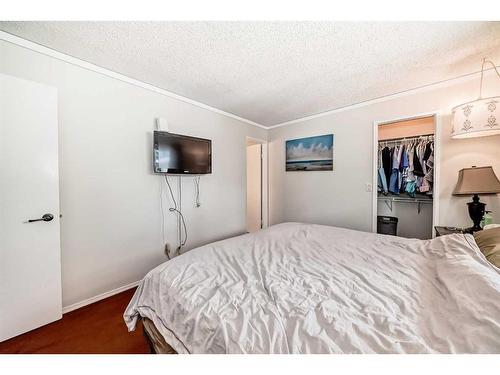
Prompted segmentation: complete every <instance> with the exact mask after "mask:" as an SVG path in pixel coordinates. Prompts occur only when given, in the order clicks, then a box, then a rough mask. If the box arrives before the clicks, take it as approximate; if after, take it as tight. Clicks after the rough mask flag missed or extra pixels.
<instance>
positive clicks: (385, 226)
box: [377, 216, 398, 236]
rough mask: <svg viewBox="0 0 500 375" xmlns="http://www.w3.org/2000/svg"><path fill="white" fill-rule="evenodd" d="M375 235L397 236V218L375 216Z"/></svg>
mask: <svg viewBox="0 0 500 375" xmlns="http://www.w3.org/2000/svg"><path fill="white" fill-rule="evenodd" d="M377 233H380V234H390V235H392V236H397V233H398V218H397V217H393V216H377Z"/></svg>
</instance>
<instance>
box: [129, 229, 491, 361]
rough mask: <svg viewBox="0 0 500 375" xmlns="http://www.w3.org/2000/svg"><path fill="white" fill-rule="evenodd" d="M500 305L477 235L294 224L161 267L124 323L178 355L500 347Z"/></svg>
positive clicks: (141, 287) (190, 254)
mask: <svg viewBox="0 0 500 375" xmlns="http://www.w3.org/2000/svg"><path fill="white" fill-rule="evenodd" d="M499 301H500V270H499V269H498V268H496V267H495V266H493V265H492V264H490V263H489V262H488V261H487V260H486V259H485V257H484V256H483V255H482V254H481V252H480V251H479V249H478V248H477V246H476V244H475V242H474V239H473V237H472V236H470V235H468V234H452V235H448V236H441V237H438V238H435V239H432V240H416V239H405V238H400V237H394V236H386V235H379V234H374V233H366V232H359V231H353V230H347V229H341V228H335V227H329V226H322V225H312V224H300V223H284V224H279V225H275V226H273V227H270V228H268V229H265V230H262V231H259V232H256V233H253V234H247V235H243V236H239V237H236V238H232V239H228V240H224V241H220V242H216V243H213V244H210V245H206V246H203V247H200V248H197V249H194V250H191V251H189V252H187V253H186V254H184V255H181V256H179V257H176V258H174V259H172V260H170V261H168V262H166V263H164V264H162V265H160V266H158V267H156V268H155V269H153V270H152V271H150V272H149V273H148V274H147V275H146V277H145V278H144V279H143V281H142V282H141V284H140V285H139V287H138V289H137V291H136V293H135V295H134V297H133V298H132V300H131V302H130V304H129V306H128V307H127V309H126V311H125V314H124V318H125V322H126V324H127V326H128V328H129V330H133V329H134V328H135V325H136V322H137V319H139V318H140V317H146V318H148V319H150V320H151V321H152V322H153V323H154V325H155V326H156V328H157V329H158V331H159V332H160V334H161V336H162V337H163V338H164V339H165V341H166V342H167V343H168V344H169V345H170V346H171V347H172V348H173V349H174V350H175V351H176V352H178V353H500V302H499Z"/></svg>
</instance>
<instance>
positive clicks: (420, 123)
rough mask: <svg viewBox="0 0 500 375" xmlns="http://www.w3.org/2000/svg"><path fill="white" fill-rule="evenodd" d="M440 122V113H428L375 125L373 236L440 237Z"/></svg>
mask: <svg viewBox="0 0 500 375" xmlns="http://www.w3.org/2000/svg"><path fill="white" fill-rule="evenodd" d="M439 121H440V119H439V114H438V113H428V114H422V115H418V116H414V117H409V118H400V119H393V120H389V121H378V122H375V123H374V130H373V132H374V139H373V151H374V153H373V186H374V189H373V221H372V231H373V232H378V233H383V234H395V235H397V236H401V237H407V238H420V239H429V238H433V237H434V236H435V233H434V226H435V225H437V220H438V212H439V211H438V198H437V197H438V194H439V180H438V176H439V134H440V131H439V130H440V122H439ZM401 150H402V154H403V156H404V157H401V158H400V159H399V158H398V163H399V164H398V167H397V168H396V167H395V165H394V163H396V161H395V160H396V156H397V155H398V152H399V155H401ZM409 158H410V159H411V160H408V159H409ZM414 162H415V163H416V164H415V165H418V168H416V167H415V169H414ZM417 171H418V173H417Z"/></svg>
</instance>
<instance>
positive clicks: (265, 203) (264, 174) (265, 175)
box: [245, 136, 269, 229]
mask: <svg viewBox="0 0 500 375" xmlns="http://www.w3.org/2000/svg"><path fill="white" fill-rule="evenodd" d="M249 141H250V142H252V143H254V144H260V145H261V159H260V160H261V169H260V173H261V179H260V182H261V200H260V207H261V209H260V212H261V222H262V229H264V228H267V227H268V226H269V155H268V151H269V147H268V141H267V140H265V139H260V138H254V137H249V136H247V137H245V151H246V148H247V146H249V145H248V142H249ZM246 171H247V159H246V153H245V202H246V199H247V174H246ZM245 223H246V204H245Z"/></svg>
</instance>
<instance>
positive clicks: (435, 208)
mask: <svg viewBox="0 0 500 375" xmlns="http://www.w3.org/2000/svg"><path fill="white" fill-rule="evenodd" d="M424 117H434V184H433V191H434V193H433V196H432V229H433V230H432V238H434V237H435V236H436V234H435V231H434V227H435V226H436V225H439V194H440V184H439V183H440V168H441V120H442V118H441V117H442V115H441V112H440V111H431V112H425V113H420V114H417V115H409V116H402V117H397V118H392V119H390V120H383V121H374V122H373V142H372V232H373V233H377V206H378V200H377V197H378V191H377V190H378V189H377V186H378V175H377V173H378V171H377V167H378V165H377V164H378V127H379V125H384V124H390V123H393V122H400V121H408V120H417V119H419V118H424Z"/></svg>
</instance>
